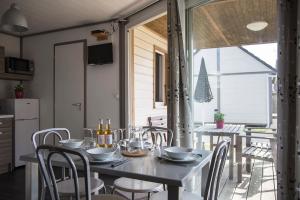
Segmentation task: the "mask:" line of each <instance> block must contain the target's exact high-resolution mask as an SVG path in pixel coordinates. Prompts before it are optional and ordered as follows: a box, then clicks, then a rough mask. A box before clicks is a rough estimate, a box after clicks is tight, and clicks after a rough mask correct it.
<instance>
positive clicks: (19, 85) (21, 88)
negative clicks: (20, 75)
mask: <svg viewBox="0 0 300 200" xmlns="http://www.w3.org/2000/svg"><path fill="white" fill-rule="evenodd" d="M23 90H24V86H23V84H22V83H19V84H18V85H16V87H15V91H19V92H21V91H23Z"/></svg>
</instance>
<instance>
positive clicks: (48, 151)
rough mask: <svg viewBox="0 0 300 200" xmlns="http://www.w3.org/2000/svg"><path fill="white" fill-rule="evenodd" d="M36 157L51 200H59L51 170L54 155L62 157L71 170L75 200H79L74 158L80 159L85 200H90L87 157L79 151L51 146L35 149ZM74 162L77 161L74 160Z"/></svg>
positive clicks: (41, 146)
mask: <svg viewBox="0 0 300 200" xmlns="http://www.w3.org/2000/svg"><path fill="white" fill-rule="evenodd" d="M36 155H37V158H38V162H39V167H40V169H41V172H42V175H43V177H44V180H45V182H46V185H47V186H48V189H49V193H50V196H51V199H52V200H60V197H59V194H58V188H57V183H56V178H55V174H54V170H53V165H52V163H53V161H55V160H54V158H55V155H60V156H62V157H63V158H64V159H65V160H66V161H67V164H68V167H69V168H70V169H71V170H72V175H73V181H74V188H75V193H74V197H75V199H76V200H80V192H79V182H78V173H77V168H76V166H75V163H74V160H73V158H74V156H72V155H75V156H76V157H78V158H80V160H81V161H82V163H83V175H84V184H85V185H84V188H85V199H86V200H91V191H90V185H91V180H90V165H89V160H88V158H87V156H86V155H85V154H84V153H82V152H81V151H79V150H70V149H65V148H62V147H56V146H51V145H40V146H38V147H37V149H36ZM76 161H79V160H77V159H76Z"/></svg>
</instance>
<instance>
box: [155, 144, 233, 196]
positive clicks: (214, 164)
mask: <svg viewBox="0 0 300 200" xmlns="http://www.w3.org/2000/svg"><path fill="white" fill-rule="evenodd" d="M229 146H230V141H229V140H223V141H221V142H220V143H218V144H217V146H216V148H215V150H214V152H213V156H212V159H211V163H210V166H209V173H208V177H207V182H206V186H205V192H204V197H201V196H200V195H198V194H194V193H190V192H186V191H183V192H182V200H201V199H204V200H217V199H218V195H219V185H220V180H221V177H222V173H223V169H224V166H225V162H226V158H227V154H228V149H229ZM167 199H168V192H167V191H164V192H158V193H156V194H153V195H152V196H151V200H167Z"/></svg>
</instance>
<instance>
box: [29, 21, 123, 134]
mask: <svg viewBox="0 0 300 200" xmlns="http://www.w3.org/2000/svg"><path fill="white" fill-rule="evenodd" d="M96 29H106V30H110V31H111V24H110V23H107V24H101V25H96V26H89V27H83V28H77V29H71V30H66V31H60V32H54V33H49V34H43V35H37V36H33V37H25V38H24V39H23V48H24V51H23V54H24V57H26V58H29V59H33V60H34V62H35V76H34V79H33V81H31V83H30V89H31V97H33V98H39V99H40V116H41V119H40V123H41V126H40V127H41V129H44V128H49V127H53V52H54V50H53V45H54V44H55V43H61V42H68V41H75V40H82V39H87V44H88V45H93V44H98V43H99V42H98V41H97V40H96V38H95V37H93V36H91V34H90V32H91V31H92V30H96ZM104 42H105V43H106V42H112V43H113V55H114V58H113V61H114V62H113V63H112V64H107V65H101V66H87V71H86V81H87V86H86V88H87V91H86V92H87V99H86V104H87V111H86V113H87V126H88V127H92V128H93V127H95V126H96V124H97V120H98V118H99V117H102V118H107V117H108V118H111V120H112V126H113V128H118V127H119V98H118V97H119V33H118V31H116V32H114V33H113V34H112V35H111V37H110V38H109V40H108V41H104ZM70 117H72V116H70Z"/></svg>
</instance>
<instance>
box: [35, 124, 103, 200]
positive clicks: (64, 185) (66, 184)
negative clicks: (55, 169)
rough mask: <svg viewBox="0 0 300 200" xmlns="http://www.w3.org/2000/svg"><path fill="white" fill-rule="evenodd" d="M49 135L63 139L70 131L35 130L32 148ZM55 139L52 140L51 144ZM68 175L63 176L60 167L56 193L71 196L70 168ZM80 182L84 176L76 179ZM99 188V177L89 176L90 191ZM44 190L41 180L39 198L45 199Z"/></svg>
mask: <svg viewBox="0 0 300 200" xmlns="http://www.w3.org/2000/svg"><path fill="white" fill-rule="evenodd" d="M49 136H53V137H51V138H52V139H54V138H58V140H62V139H63V138H64V139H70V131H69V130H68V129H66V128H51V129H45V130H41V131H37V132H35V133H34V134H33V135H32V138H31V140H32V143H33V146H34V149H37V148H38V146H39V145H40V144H41V145H45V144H46V142H47V139H48V138H49ZM54 142H55V141H52V144H53V143H54ZM69 172H70V176H69V177H66V176H65V168H62V170H61V173H62V175H61V178H58V179H56V182H57V185H58V193H59V194H61V195H63V196H67V197H69V196H72V195H73V194H74V189H73V187H71V186H72V170H70V169H69ZM78 180H79V182H80V183H83V182H84V178H79V179H78ZM101 189H104V190H105V187H104V182H103V181H102V180H101V179H97V178H91V192H97V191H99V190H101ZM80 191H82V188H80ZM45 192H46V184H45V181H44V180H42V188H41V199H42V200H43V199H45Z"/></svg>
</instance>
